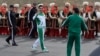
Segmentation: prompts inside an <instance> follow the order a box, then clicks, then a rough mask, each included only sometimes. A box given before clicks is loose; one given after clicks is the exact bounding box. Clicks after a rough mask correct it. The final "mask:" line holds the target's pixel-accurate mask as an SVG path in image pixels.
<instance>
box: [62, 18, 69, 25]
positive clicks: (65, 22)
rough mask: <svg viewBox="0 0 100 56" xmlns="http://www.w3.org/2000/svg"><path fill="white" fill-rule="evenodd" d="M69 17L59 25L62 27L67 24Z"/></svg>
mask: <svg viewBox="0 0 100 56" xmlns="http://www.w3.org/2000/svg"><path fill="white" fill-rule="evenodd" d="M69 19H70V18H69V17H68V18H66V20H65V21H64V22H63V23H62V25H61V27H63V26H68V23H69Z"/></svg>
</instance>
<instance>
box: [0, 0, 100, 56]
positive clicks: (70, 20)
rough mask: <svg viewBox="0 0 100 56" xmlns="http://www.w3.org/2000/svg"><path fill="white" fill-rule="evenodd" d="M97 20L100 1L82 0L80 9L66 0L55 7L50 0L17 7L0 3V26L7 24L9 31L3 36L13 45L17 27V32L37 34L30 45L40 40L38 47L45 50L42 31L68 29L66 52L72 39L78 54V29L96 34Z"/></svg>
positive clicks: (58, 32)
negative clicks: (6, 36)
mask: <svg viewBox="0 0 100 56" xmlns="http://www.w3.org/2000/svg"><path fill="white" fill-rule="evenodd" d="M20 8H21V9H20ZM99 20H100V2H95V3H94V4H91V3H89V2H87V1H85V2H83V4H82V8H81V9H79V8H78V6H77V5H72V4H70V3H69V2H66V3H65V5H64V6H63V7H62V9H59V8H58V6H57V4H56V3H54V2H53V3H50V4H49V6H48V5H47V4H43V3H39V4H37V3H33V4H25V5H24V6H23V7H20V6H19V4H14V5H10V6H9V7H8V6H7V4H6V3H2V5H1V6H0V27H5V26H7V27H8V30H9V32H10V33H9V35H10V36H9V37H8V38H6V42H7V43H8V44H11V43H10V40H12V46H17V44H16V42H15V35H16V33H17V32H18V31H19V33H21V32H23V29H24V30H27V31H25V32H24V33H26V34H28V36H29V37H30V38H34V37H36V35H38V39H37V40H36V41H35V43H34V44H33V46H32V48H33V49H36V47H37V46H38V44H39V43H40V45H41V49H42V51H43V52H47V51H48V50H47V48H46V47H45V45H44V36H45V35H46V36H50V37H60V36H61V37H66V35H67V33H68V34H69V35H68V44H67V48H68V49H67V55H68V56H70V55H71V49H72V44H73V41H75V47H76V56H80V32H81V30H83V31H82V35H84V36H85V37H87V38H88V37H89V38H93V37H95V36H98V31H99V30H100V29H99V28H100V26H99V25H100V23H99V22H100V21H99ZM86 25H87V26H86ZM61 26H63V27H61ZM2 30H3V31H5V30H4V29H2ZM0 31H1V30H0ZM84 31H87V32H84ZM94 33H96V34H94Z"/></svg>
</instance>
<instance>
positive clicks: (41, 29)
mask: <svg viewBox="0 0 100 56" xmlns="http://www.w3.org/2000/svg"><path fill="white" fill-rule="evenodd" d="M37 31H38V37H39V40H40V46H41V49H42V50H44V49H45V46H44V33H45V28H42V27H38V28H37Z"/></svg>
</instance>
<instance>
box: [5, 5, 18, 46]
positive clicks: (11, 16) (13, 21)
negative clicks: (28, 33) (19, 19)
mask: <svg viewBox="0 0 100 56" xmlns="http://www.w3.org/2000/svg"><path fill="white" fill-rule="evenodd" d="M9 8H10V10H9V11H8V12H7V19H8V23H9V29H10V36H9V37H8V38H6V42H7V43H8V44H10V40H12V46H17V44H16V42H15V35H16V31H17V30H16V29H17V28H16V16H15V12H14V6H13V5H10V7H9Z"/></svg>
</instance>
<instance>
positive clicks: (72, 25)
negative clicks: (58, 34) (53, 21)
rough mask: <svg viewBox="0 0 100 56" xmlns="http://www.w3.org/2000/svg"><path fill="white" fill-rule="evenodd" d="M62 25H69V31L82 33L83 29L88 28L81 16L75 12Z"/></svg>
mask: <svg viewBox="0 0 100 56" xmlns="http://www.w3.org/2000/svg"><path fill="white" fill-rule="evenodd" d="M62 26H67V27H68V33H76V34H80V32H81V31H86V30H87V29H88V28H87V26H86V24H85V22H84V20H83V18H82V17H81V16H79V15H78V14H73V15H71V16H69V17H68V18H66V20H65V21H64V22H63V24H62Z"/></svg>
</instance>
